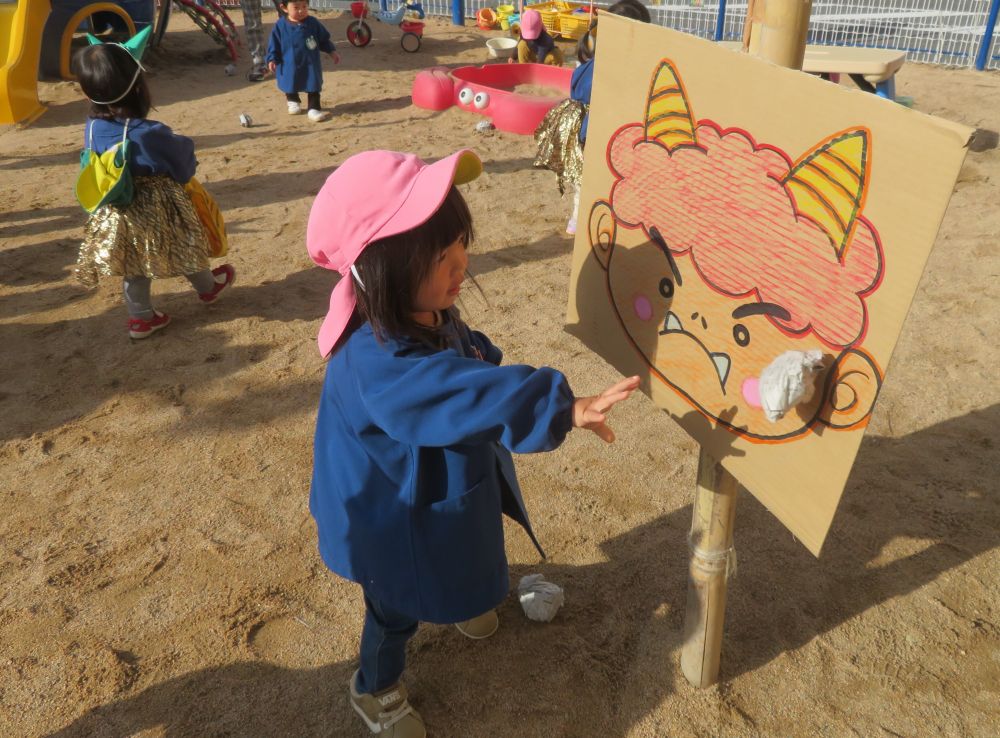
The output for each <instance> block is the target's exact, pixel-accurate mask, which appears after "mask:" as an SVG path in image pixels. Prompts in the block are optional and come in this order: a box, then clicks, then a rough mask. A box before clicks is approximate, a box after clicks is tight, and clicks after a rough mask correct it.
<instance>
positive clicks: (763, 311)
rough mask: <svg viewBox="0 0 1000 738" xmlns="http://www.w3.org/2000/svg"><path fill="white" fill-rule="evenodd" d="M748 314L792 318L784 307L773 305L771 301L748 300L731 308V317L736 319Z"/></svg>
mask: <svg viewBox="0 0 1000 738" xmlns="http://www.w3.org/2000/svg"><path fill="white" fill-rule="evenodd" d="M748 315H773V316H774V317H775V318H780V319H781V320H791V319H792V316H791V315H790V314H789V312H788V311H787V310H785V308H783V307H781V305H775V304H774V303H773V302H750V303H747V304H746V305H740V306H739V307H738V308H736V309H735V310H733V318H735V319H736V320H739V319H740V318H745V317H747V316H748Z"/></svg>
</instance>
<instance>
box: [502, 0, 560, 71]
mask: <svg viewBox="0 0 1000 738" xmlns="http://www.w3.org/2000/svg"><path fill="white" fill-rule="evenodd" d="M520 28H521V40H520V41H518V42H517V60H518V62H520V63H521V64H526V63H535V64H551V65H552V66H555V67H561V66H562V64H563V55H562V50H561V49H560V48H559V47H558V46H556V42H555V39H553V38H552V36H550V35H549V32H548V31H546V30H545V25H544V24H543V23H542V14H541V13H539V12H538V11H537V10H531V9H528V10H525V11H524V12H523V13H521V26H520ZM511 61H513V59H512V60H511Z"/></svg>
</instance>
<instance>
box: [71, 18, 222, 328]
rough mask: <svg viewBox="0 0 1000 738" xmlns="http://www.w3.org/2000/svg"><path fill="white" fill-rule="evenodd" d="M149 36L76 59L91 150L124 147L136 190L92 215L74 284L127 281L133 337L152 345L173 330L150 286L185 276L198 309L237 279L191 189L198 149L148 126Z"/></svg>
mask: <svg viewBox="0 0 1000 738" xmlns="http://www.w3.org/2000/svg"><path fill="white" fill-rule="evenodd" d="M151 28H152V26H147V27H146V28H145V29H143V30H142V31H141V32H140V33H138V34H136V36H135V37H134V38H132V39H130V40H129V41H128V42H126V43H124V44H102V43H101V42H100V41H99V40H98V39H96V38H94V37H93V36H90V43H91V45H90V46H87V47H85V48H84V49H81V50H80V51H79V52H78V53H77V54H76V56H75V57H74V58H73V72H74V74H76V76H77V79H78V80H79V82H80V87H81V88H82V89H83V93H84V94H85V95H86V96H87V97H88V98H89V99H90V117H89V118H88V120H87V126H86V128H85V129H84V146H85V147H86V148H88V149H91V150H92V151H93V152H94V153H97V154H101V153H103V152H105V151H107V150H108V149H110V148H112V147H113V146H115V145H117V144H119V143H120V142H121V141H122V140H123V139H127V140H128V145H129V170H130V171H131V174H132V177H133V178H134V182H135V194H134V196H133V199H132V201H131V202H130V203H129V204H127V205H103V206H102V207H99V208H97V209H96V210H95V211H94V212H93V213H92V214H91V216H90V219H89V220H88V221H87V225H86V228H85V230H84V239H83V243H82V244H81V245H80V254H79V257H78V259H77V264H76V276H77V278H78V279H79V280H80V281H81V282H82V283H83V284H84V285H86V286H88V287H93V286H95V285H96V284H97V279H98V277H99V276H120V277H124V291H125V305H126V307H127V308H128V314H129V319H128V333H129V336H131V337H132V338H147V337H148V336H150V335H152V334H153V333H154V332H156V331H158V330H160V329H161V328H164V327H166V326H167V324H168V323H170V317H169V316H168V315H167V314H166V313H162V312H160V311H158V310H155V309H154V308H153V305H152V301H151V296H150V291H151V280H153V279H159V278H163V277H180V276H184V277H187V279H188V281H189V282H190V283H191V286H192V287H194V289H195V290H196V291H197V292H198V296H199V298H200V299H201V301H202V302H204V303H211V302H215V301H216V300H217V299H218V298H219V296H220V295H221V293H222V291H223V290H225V289H227V288H228V287H230V286H231V285H232V284H233V280H234V279H235V278H236V272H235V270H234V269H233V267H232V265H230V264H223V265H222V266H220V267H216V268H215V269H210V268H209V262H208V260H209V257H210V256H211V254H212V249H211V245H210V243H209V240H208V236H207V234H206V231H205V228H204V227H203V225H202V221H201V220H200V219H199V217H198V214H197V212H196V211H195V207H194V205H193V203H192V201H191V198H190V196H189V195H188V193H187V192H186V191H185V188H184V185H185V184H187V183H188V182H189V181H190V180H191V178H192V177H193V176H194V172H195V168H196V167H197V166H198V160H197V159H195V156H194V142H193V141H192V140H191V139H190V138H188V137H187V136H179V135H177V134H176V133H174V132H173V131H171V130H170V128H169V127H167V126H165V125H164V124H163V123H160V122H158V121H155V120H149V119H147V118H146V114H147V113H148V112H149V109H150V105H151V103H150V97H149V88H148V86H147V84H146V78H145V75H144V74H143V69H142V65H141V64H140V63H139V60H140V58H141V57H142V52H143V50H144V49H145V45H146V40H147V39H148V38H149V34H150V29H151Z"/></svg>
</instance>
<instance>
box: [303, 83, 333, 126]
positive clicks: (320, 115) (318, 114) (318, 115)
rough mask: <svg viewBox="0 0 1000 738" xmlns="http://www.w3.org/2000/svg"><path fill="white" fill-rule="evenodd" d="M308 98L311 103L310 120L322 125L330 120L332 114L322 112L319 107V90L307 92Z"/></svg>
mask: <svg viewBox="0 0 1000 738" xmlns="http://www.w3.org/2000/svg"><path fill="white" fill-rule="evenodd" d="M306 98H307V99H308V101H309V113H308V115H309V120H311V121H312V122H313V123H320V122H322V121H324V120H329V119H330V113H328V112H327V111H325V110H321V109H320V106H319V90H317V91H316V92H307V93H306Z"/></svg>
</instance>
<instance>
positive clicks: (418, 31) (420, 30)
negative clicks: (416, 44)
mask: <svg viewBox="0 0 1000 738" xmlns="http://www.w3.org/2000/svg"><path fill="white" fill-rule="evenodd" d="M399 27H400V28H401V29H402V31H403V33H412V34H414V35H416V36H423V35H424V24H423V23H422V22H420V21H403V22H402V23H400V24H399Z"/></svg>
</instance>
